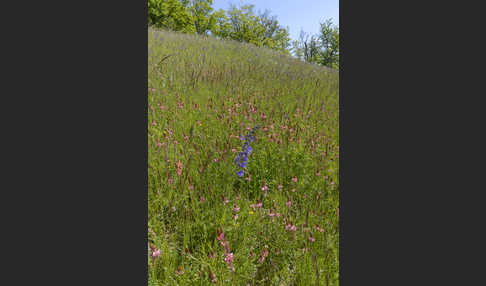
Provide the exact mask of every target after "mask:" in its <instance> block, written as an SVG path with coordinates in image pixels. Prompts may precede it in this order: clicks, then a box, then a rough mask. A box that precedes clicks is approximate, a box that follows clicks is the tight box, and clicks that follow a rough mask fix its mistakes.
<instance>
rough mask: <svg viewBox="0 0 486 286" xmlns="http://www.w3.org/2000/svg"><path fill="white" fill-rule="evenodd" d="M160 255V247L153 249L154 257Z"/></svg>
mask: <svg viewBox="0 0 486 286" xmlns="http://www.w3.org/2000/svg"><path fill="white" fill-rule="evenodd" d="M159 256H160V249H155V250H154V251H152V257H153V258H157V257H159Z"/></svg>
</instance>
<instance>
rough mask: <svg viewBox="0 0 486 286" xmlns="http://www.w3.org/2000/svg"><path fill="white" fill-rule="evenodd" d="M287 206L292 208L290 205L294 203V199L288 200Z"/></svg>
mask: <svg viewBox="0 0 486 286" xmlns="http://www.w3.org/2000/svg"><path fill="white" fill-rule="evenodd" d="M286 205H287V207H289V208H290V206H291V205H292V201H291V200H288V201H287V203H286Z"/></svg>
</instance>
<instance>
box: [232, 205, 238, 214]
mask: <svg viewBox="0 0 486 286" xmlns="http://www.w3.org/2000/svg"><path fill="white" fill-rule="evenodd" d="M239 210H240V208H239V207H238V205H236V204H235V205H234V206H233V211H234V212H235V213H237V212H238V211H239Z"/></svg>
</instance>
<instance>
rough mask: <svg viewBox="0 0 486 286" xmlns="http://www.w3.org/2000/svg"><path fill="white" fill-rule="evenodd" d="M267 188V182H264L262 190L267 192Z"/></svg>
mask: <svg viewBox="0 0 486 286" xmlns="http://www.w3.org/2000/svg"><path fill="white" fill-rule="evenodd" d="M266 190H268V187H267V185H265V183H263V187H262V191H264V192H265V191H266Z"/></svg>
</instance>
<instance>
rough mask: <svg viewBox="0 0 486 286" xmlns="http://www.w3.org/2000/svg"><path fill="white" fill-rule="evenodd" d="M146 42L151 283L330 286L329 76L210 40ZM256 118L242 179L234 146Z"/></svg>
mask: <svg viewBox="0 0 486 286" xmlns="http://www.w3.org/2000/svg"><path fill="white" fill-rule="evenodd" d="M148 39H149V58H148V63H149V65H148V86H149V92H148V104H149V110H148V122H149V125H148V136H149V138H148V142H149V146H148V152H149V154H148V157H149V166H148V185H149V188H148V208H149V209H148V213H149V217H148V227H149V230H148V240H149V244H150V246H149V248H148V254H149V257H148V267H149V268H148V269H149V270H148V273H149V285H299V286H300V285H316V280H317V279H318V280H319V285H339V275H338V272H339V260H338V257H339V230H338V207H339V176H338V174H339V108H338V102H339V100H338V98H339V94H338V92H339V78H338V73H337V71H335V70H331V69H327V68H325V67H320V66H314V65H310V64H307V63H303V62H300V61H298V60H296V59H293V58H291V57H288V56H285V55H282V54H279V53H278V52H275V51H272V50H268V49H263V48H257V47H254V46H252V45H249V44H244V43H237V42H234V41H224V40H217V39H214V38H211V37H201V36H196V35H185V34H178V33H173V32H166V31H156V30H152V29H149V31H148ZM257 124H258V125H260V128H259V130H258V131H257V132H256V135H255V137H256V139H255V141H254V142H253V143H251V146H252V148H253V153H252V154H251V155H250V156H249V157H248V165H247V168H246V169H245V175H244V177H242V178H240V177H238V176H237V175H236V173H237V171H238V170H239V169H238V167H237V166H236V164H235V158H236V155H237V154H238V153H234V150H233V149H236V150H237V152H240V151H241V148H242V142H241V141H240V139H239V135H245V136H246V134H247V132H248V131H247V129H246V128H247V127H248V128H253V127H255V126H256V125H257ZM178 164H179V166H177V165H178ZM248 176H249V178H250V180H248ZM294 176H295V177H296V178H297V182H294V181H293V180H292V178H293V177H294ZM263 182H264V183H265V185H266V186H267V187H268V190H267V192H266V194H267V195H266V196H265V195H264V192H263V191H262V186H263ZM279 185H281V188H279ZM223 196H224V197H225V198H226V199H227V200H228V201H229V202H228V203H226V204H225V203H223V199H222V197H223ZM258 201H261V202H262V204H263V206H262V208H261V209H259V208H257V207H255V210H253V209H252V207H251V205H252V204H256V203H257V202H258ZM288 201H290V202H291V205H290V207H289V206H288V205H287V202H288ZM234 205H237V206H238V207H239V211H238V212H235V211H233V208H234ZM270 213H273V214H277V213H279V215H280V217H277V216H276V215H275V216H273V217H271V216H270V215H269V214H270ZM235 214H237V215H238V217H237V218H235V217H234V215H235ZM286 225H287V226H290V225H295V226H296V231H291V230H288V229H286ZM287 228H288V227H287ZM218 229H221V230H222V231H223V232H224V238H225V239H224V240H223V241H226V242H227V244H228V246H229V251H230V252H232V253H233V254H234V261H233V264H232V265H231V264H230V263H226V262H225V261H224V258H225V257H226V252H227V251H226V250H225V248H224V247H223V245H222V244H221V243H220V241H218V240H217V236H218ZM311 237H312V238H314V239H315V241H314V242H312V241H311ZM150 248H152V249H153V250H156V249H158V250H160V256H158V257H156V258H154V257H152V256H151V254H152V251H153V250H151V249H150ZM265 252H268V254H267V255H266V256H265V259H264V260H263V261H261V259H260V258H261V256H262V255H263V254H264V253H265ZM212 253H214V256H213V255H209V254H212ZM259 260H260V261H259ZM178 268H179V270H182V271H183V274H182V272H180V271H178ZM232 268H234V271H233V269H232ZM211 275H214V276H213V277H215V279H216V281H214V282H211Z"/></svg>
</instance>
